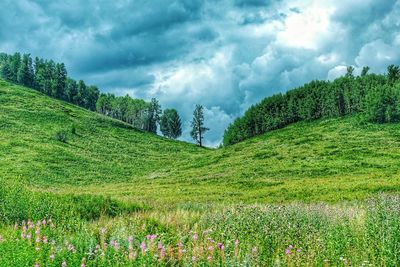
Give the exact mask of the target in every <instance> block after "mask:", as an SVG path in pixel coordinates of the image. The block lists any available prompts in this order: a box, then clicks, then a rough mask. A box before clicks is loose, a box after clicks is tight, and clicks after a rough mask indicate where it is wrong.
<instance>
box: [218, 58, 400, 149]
mask: <svg viewBox="0 0 400 267" xmlns="http://www.w3.org/2000/svg"><path fill="white" fill-rule="evenodd" d="M368 71H369V68H368V67H365V68H364V69H363V71H362V73H361V76H359V77H354V74H353V72H354V68H353V67H351V66H350V67H348V68H347V74H346V75H345V77H340V78H338V79H336V80H334V81H332V82H325V81H312V82H310V83H307V84H305V85H303V86H301V87H299V88H296V89H293V90H290V91H288V92H286V93H285V94H284V95H282V94H278V95H274V96H271V97H267V98H265V99H264V100H262V101H261V102H260V103H258V104H256V105H253V106H251V107H250V108H249V109H248V110H247V111H246V112H245V114H244V116H243V117H241V118H238V119H236V120H235V121H234V122H233V123H232V124H231V125H230V126H229V127H228V128H227V129H226V131H225V133H224V138H223V144H224V145H232V144H235V143H238V142H241V141H243V140H245V139H248V138H250V137H253V136H256V135H260V134H264V133H266V132H268V131H271V130H276V129H279V128H283V127H285V126H287V125H289V124H291V123H295V122H298V121H303V120H305V121H311V120H316V119H320V118H332V117H339V116H345V115H348V114H355V113H363V114H366V116H367V117H368V118H369V119H370V120H371V121H376V119H374V118H371V116H374V115H373V114H374V113H377V112H379V111H378V110H383V111H384V112H386V113H387V114H386V115H384V116H386V117H385V118H384V119H382V120H383V121H389V120H390V121H396V120H397V118H396V116H397V115H396V112H397V111H396V110H397V107H395V105H396V104H395V103H393V101H395V98H396V97H397V96H393V97H391V99H389V98H388V97H386V96H383V95H387V94H388V93H387V92H386V91H391V92H394V91H393V90H397V89H393V88H392V87H393V86H395V81H397V80H398V79H399V77H400V76H399V75H400V74H399V71H398V67H396V66H389V68H388V73H389V74H388V77H386V76H384V75H375V74H368ZM384 85H386V86H384ZM388 87H390V88H392V89H388ZM380 91H382V92H380ZM367 95H369V96H368V97H367ZM372 95H376V96H379V97H378V98H379V99H381V100H373V99H372ZM383 98H384V99H383ZM395 102H396V101H395ZM377 105H378V106H377ZM374 110H375V111H374ZM376 116H380V115H376ZM378 120H380V119H378Z"/></svg>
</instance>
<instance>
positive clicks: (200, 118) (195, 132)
mask: <svg viewBox="0 0 400 267" xmlns="http://www.w3.org/2000/svg"><path fill="white" fill-rule="evenodd" d="M191 126H192V131H191V132H190V135H191V136H192V138H193V140H195V141H196V142H197V144H198V145H199V146H203V138H204V133H205V132H206V131H208V130H210V129H209V128H206V127H204V114H203V106H202V105H196V108H195V110H194V112H193V120H192V124H191Z"/></svg>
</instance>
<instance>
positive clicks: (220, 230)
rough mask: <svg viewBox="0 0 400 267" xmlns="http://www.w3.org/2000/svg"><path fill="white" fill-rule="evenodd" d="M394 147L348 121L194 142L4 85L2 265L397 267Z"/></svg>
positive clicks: (391, 132)
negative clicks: (233, 140) (209, 143)
mask: <svg viewBox="0 0 400 267" xmlns="http://www.w3.org/2000/svg"><path fill="white" fill-rule="evenodd" d="M73 128H75V129H76V132H75V133H74V131H72V129H73ZM60 130H62V131H64V132H66V133H67V139H68V140H67V142H66V143H63V142H60V141H57V140H56V138H54V136H55V134H56V133H57V132H59V131H60ZM399 143H400V125H398V124H384V125H375V124H369V123H364V122H363V121H362V120H360V118H359V117H345V118H341V119H330V120H320V121H314V122H312V123H305V122H303V123H297V124H294V125H291V126H289V127H287V128H284V129H281V130H277V131H274V132H270V133H268V134H266V135H264V136H259V137H256V138H253V139H250V140H247V141H245V142H242V143H239V144H236V145H232V146H229V147H226V148H222V149H217V150H211V149H200V148H198V147H196V146H194V145H192V144H187V143H183V142H178V141H170V140H167V139H164V138H161V137H157V136H154V135H150V134H146V133H142V132H138V131H136V130H135V129H133V128H131V127H130V126H129V125H127V124H124V123H121V122H119V121H115V120H112V119H110V118H106V117H103V116H101V115H98V114H95V113H92V112H88V111H86V110H84V109H81V108H78V107H76V106H73V105H70V104H67V103H64V102H61V101H58V100H54V99H51V98H49V97H46V96H44V95H42V94H40V93H37V92H35V91H32V90H29V89H26V88H23V87H19V86H14V85H11V84H8V83H6V82H3V81H0V159H1V160H0V200H1V202H0V266H62V264H63V263H65V265H66V266H144V265H146V266H153V265H158V266H215V265H218V266H398V265H399V264H400V258H399V255H398V248H399V247H400V238H399V237H400V232H399V229H400V221H399V218H400V214H399V207H400V198H399V196H398V194H397V195H396V194H384V195H382V194H376V193H378V192H382V191H386V192H395V191H396V192H397V191H399V190H400V173H399V170H400V166H399V165H400V161H399V158H400V156H399V155H400V153H399V152H400V151H399V150H400V149H399V147H400V144H399ZM371 194H374V196H373V197H372V198H371V199H368V200H366V201H364V200H363V201H361V200H360V199H364V198H366V197H368V196H369V195H371ZM343 200H351V201H350V202H346V201H343ZM319 201H326V202H337V203H335V204H316V203H315V202H319ZM241 202H243V203H245V204H243V203H241ZM267 202H274V204H254V203H267ZM276 202H281V203H283V204H276ZM287 202H314V203H311V204H306V203H287ZM137 203H138V204H137ZM28 219H30V220H29V221H27V220H28ZM50 219H51V220H50ZM32 220H33V221H32ZM39 220H40V222H39ZM14 223H17V224H16V225H14Z"/></svg>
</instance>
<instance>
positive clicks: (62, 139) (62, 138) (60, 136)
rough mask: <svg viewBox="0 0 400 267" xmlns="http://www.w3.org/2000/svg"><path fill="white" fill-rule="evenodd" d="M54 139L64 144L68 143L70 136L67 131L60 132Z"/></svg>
mask: <svg viewBox="0 0 400 267" xmlns="http://www.w3.org/2000/svg"><path fill="white" fill-rule="evenodd" d="M54 139H56V140H57V141H60V142H63V143H67V141H68V135H67V133H66V132H65V131H62V130H61V131H58V132H56V134H55V135H54Z"/></svg>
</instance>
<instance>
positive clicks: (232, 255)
mask: <svg viewBox="0 0 400 267" xmlns="http://www.w3.org/2000/svg"><path fill="white" fill-rule="evenodd" d="M40 212H41V211H39V213H38V214H36V215H35V216H38V215H39V214H40ZM74 214H79V212H77V211H74ZM60 218H63V217H62V216H61V217H60ZM38 230H39V231H38ZM28 234H29V237H30V238H29V239H28ZM0 235H1V236H2V237H1V240H2V241H0V266H34V265H35V264H38V265H39V266H61V264H62V263H63V262H65V263H66V264H68V265H67V266H80V265H81V264H83V265H84V266H143V265H146V266H149V265H159V266H171V265H177V266H213V265H219V266H399V265H400V258H399V248H400V196H398V195H381V196H378V197H376V198H373V199H370V200H368V201H365V202H360V203H346V204H341V205H334V206H332V205H325V204H314V205H305V204H291V205H284V206H283V205H239V206H238V205H234V206H226V207H222V208H221V207H215V208H214V209H210V210H208V211H204V210H203V211H198V210H195V211H190V210H175V211H173V210H170V211H162V210H151V211H150V210H148V211H143V210H142V211H138V212H136V213H131V214H125V215H122V216H118V217H115V218H109V217H106V216H102V217H100V219H99V220H96V221H87V220H86V219H83V218H82V217H81V218H77V219H75V220H64V221H62V222H58V221H57V220H54V219H52V220H51V222H49V220H47V221H46V222H45V224H44V222H43V221H42V220H41V221H40V222H39V223H38V221H35V222H33V220H32V221H29V222H28V221H25V222H23V221H19V222H18V225H14V226H12V225H9V226H7V225H4V226H3V227H0ZM37 238H38V240H37ZM83 265H82V266H83Z"/></svg>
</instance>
